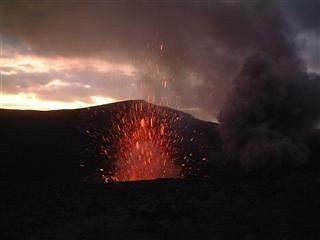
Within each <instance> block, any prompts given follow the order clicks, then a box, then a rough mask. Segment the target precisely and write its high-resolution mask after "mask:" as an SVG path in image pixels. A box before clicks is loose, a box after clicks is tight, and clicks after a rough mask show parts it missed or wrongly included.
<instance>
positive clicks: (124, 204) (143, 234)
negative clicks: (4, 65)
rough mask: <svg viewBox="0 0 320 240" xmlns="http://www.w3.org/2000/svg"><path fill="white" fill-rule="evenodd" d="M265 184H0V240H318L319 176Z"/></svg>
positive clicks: (249, 179) (257, 181)
mask: <svg viewBox="0 0 320 240" xmlns="http://www.w3.org/2000/svg"><path fill="white" fill-rule="evenodd" d="M267 179H268V178H257V177H242V178H238V179H237V178H235V179H229V180H222V179H220V180H219V179H211V180H201V181H200V180H157V181H149V182H131V183H112V184H107V185H104V184H90V183H86V184H85V183H84V184H67V185H63V184H61V183H60V184H53V183H51V184H48V183H47V184H44V183H43V184H40V183H28V184H23V183H17V184H6V183H2V184H1V185H0V186H1V187H0V196H1V198H0V201H1V202H0V207H1V211H0V212H1V215H0V226H1V231H0V235H1V237H0V239H30V240H31V239H32V240H36V239H68V240H72V239H246V240H249V239H259V240H260V239H319V237H320V230H319V228H318V227H319V217H320V196H319V194H318V191H319V187H320V177H319V176H318V174H317V173H311V172H310V171H303V172H302V171H301V172H299V173H297V172H296V173H292V174H290V175H287V176H281V177H275V178H273V179H272V180H270V179H268V180H267ZM22 181H23V180H22Z"/></svg>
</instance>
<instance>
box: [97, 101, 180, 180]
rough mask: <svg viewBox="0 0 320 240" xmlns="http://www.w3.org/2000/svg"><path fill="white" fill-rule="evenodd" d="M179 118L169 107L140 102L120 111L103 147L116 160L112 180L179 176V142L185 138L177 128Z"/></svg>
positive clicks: (108, 156) (110, 177)
mask: <svg viewBox="0 0 320 240" xmlns="http://www.w3.org/2000/svg"><path fill="white" fill-rule="evenodd" d="M179 120H180V116H178V114H173V113H172V112H170V113H169V111H168V110H167V109H166V108H162V107H158V106H156V105H152V104H146V103H143V102H137V103H135V104H133V105H131V106H129V107H126V109H122V110H121V111H118V113H117V114H116V115H115V119H114V120H113V124H112V128H111V132H109V133H108V134H107V136H108V139H104V142H105V143H106V145H105V146H103V148H102V152H103V154H105V155H106V157H107V158H108V159H111V160H112V162H113V166H112V171H111V172H112V173H111V176H106V175H103V177H104V179H105V181H106V182H109V181H136V180H151V179H158V178H179V177H181V176H182V175H181V167H180V166H178V165H177V164H176V158H177V145H178V144H179V143H180V142H181V141H182V140H183V138H182V137H180V135H179V134H178V132H177V131H176V130H175V129H176V128H175V127H174V126H175V124H176V123H177V122H178V121H179Z"/></svg>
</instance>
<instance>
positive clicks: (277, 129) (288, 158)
mask: <svg viewBox="0 0 320 240" xmlns="http://www.w3.org/2000/svg"><path fill="white" fill-rule="evenodd" d="M319 101H320V77H319V76H317V75H308V74H307V73H306V72H305V71H304V68H303V67H302V65H301V64H299V60H297V59H294V58H288V57H287V56H283V57H281V58H280V59H274V58H272V57H270V55H268V54H257V55H254V56H252V57H250V58H248V59H247V61H246V62H245V64H244V66H243V68H242V70H241V72H240V74H239V76H238V77H237V78H236V79H235V81H234V88H233V91H232V93H231V94H230V96H229V98H228V100H227V101H226V104H225V107H224V108H223V109H222V111H221V113H220V121H221V129H220V130H221V137H222V139H223V141H224V149H225V152H226V153H227V154H228V155H229V157H230V159H231V160H233V161H239V162H240V163H241V164H242V165H243V166H245V167H249V168H257V167H258V168H261V167H279V166H295V165H301V164H303V163H305V162H307V161H308V159H309V149H308V147H307V146H306V145H305V144H304V141H303V137H304V133H305V132H306V130H309V129H310V128H314V127H316V124H317V123H318V121H319V117H320V109H319V106H318V103H319Z"/></svg>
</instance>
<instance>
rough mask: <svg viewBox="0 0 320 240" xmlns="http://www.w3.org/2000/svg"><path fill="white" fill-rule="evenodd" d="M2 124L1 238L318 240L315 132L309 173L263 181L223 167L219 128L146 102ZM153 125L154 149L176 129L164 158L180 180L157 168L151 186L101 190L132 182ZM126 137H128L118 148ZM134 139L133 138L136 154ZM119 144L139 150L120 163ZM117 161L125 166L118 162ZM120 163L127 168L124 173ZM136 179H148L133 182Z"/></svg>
mask: <svg viewBox="0 0 320 240" xmlns="http://www.w3.org/2000/svg"><path fill="white" fill-rule="evenodd" d="M136 106H139V107H141V108H142V109H149V110H150V109H152V111H151V112H152V113H154V111H153V110H156V113H157V114H156V119H157V120H156V119H154V120H151V119H153V118H150V115H149V114H138V115H136V113H135V114H132V109H135V108H136ZM147 112H148V111H147ZM0 116H1V117H0V124H1V127H2V128H1V137H2V138H1V162H0V196H1V198H0V213H1V214H0V229H1V231H0V238H1V239H22V238H23V239H32V240H33V239H62V240H63V239H68V240H70V239H98V240H99V239H317V238H318V237H319V236H320V233H319V230H318V224H317V222H315V221H314V218H317V217H320V211H319V209H320V208H319V200H320V196H319V194H318V189H319V186H320V178H319V167H317V166H319V164H317V159H318V157H319V151H318V146H319V143H320V141H319V140H320V138H319V136H320V134H319V131H318V130H314V131H312V132H311V133H310V134H309V137H308V138H307V140H306V141H307V142H308V145H309V146H310V149H311V158H312V159H313V161H311V164H310V166H302V167H299V168H297V169H291V170H290V171H287V170H278V171H277V172H276V173H275V172H273V173H272V174H270V172H269V173H268V172H267V173H266V172H265V173H262V172H255V173H248V172H245V171H242V170H241V169H240V168H237V167H236V166H231V165H226V164H224V163H225V157H224V156H223V152H222V143H221V140H220V138H219V134H218V128H219V125H218V124H216V123H210V122H204V121H201V120H198V119H196V118H194V117H192V116H190V115H188V114H186V113H183V112H180V111H177V110H174V109H170V108H165V107H160V106H155V105H152V104H149V103H146V102H144V101H126V102H120V103H114V104H109V105H102V106H96V107H91V108H84V109H76V110H59V111H48V112H41V111H21V110H0ZM152 116H153V117H154V115H152ZM176 117H179V120H178V121H174V122H171V123H170V124H169V125H166V126H164V127H161V126H163V125H161V124H163V123H166V121H165V120H167V119H173V118H176ZM123 118H125V120H126V121H123V120H122V119H123ZM122 121H123V122H124V124H123V125H121V122H122ZM151 121H152V126H154V125H153V124H155V126H158V127H155V129H154V130H152V131H151V133H150V134H151V135H150V136H151V138H152V137H154V135H157V134H158V135H159V136H160V138H156V140H155V141H152V143H153V144H156V145H157V144H159V143H161V141H162V140H164V139H163V138H162V137H161V134H162V133H166V131H172V130H174V133H175V134H177V135H175V136H174V137H173V138H172V139H173V140H172V139H171V140H170V141H169V143H170V144H176V145H174V152H173V153H174V154H173V155H174V158H170V159H172V160H173V162H172V164H174V166H179V168H180V172H179V174H180V173H181V174H182V175H181V176H180V178H178V179H177V178H176V177H175V176H176V175H172V174H168V175H166V174H164V171H163V169H162V168H155V169H160V171H159V172H160V174H156V175H152V177H150V178H149V179H148V177H146V178H143V175H141V174H140V172H138V173H139V177H138V178H136V179H134V180H135V181H133V182H132V181H130V179H126V178H124V181H125V182H118V181H116V180H117V179H116V180H115V181H111V182H108V183H107V184H106V183H105V180H106V177H114V176H116V177H117V176H118V177H120V176H132V175H131V173H132V171H131V170H130V169H131V168H132V167H134V165H132V163H136V160H137V159H139V156H142V157H145V156H149V155H148V154H147V155H141V153H142V151H140V149H142V147H143V148H144V149H149V150H148V151H151V150H152V149H153V145H150V143H149V142H147V143H146V142H144V143H143V142H141V141H140V140H141V139H143V140H146V139H148V138H147V137H146V136H149V130H150V129H149V128H147V129H149V130H148V131H145V128H146V127H147V124H149V125H150V126H149V127H151ZM127 123H130V124H129V126H128V125H127ZM131 123H134V124H131ZM118 124H120V125H119V129H120V130H121V131H120V133H121V134H120V135H119V137H120V138H117V136H118V135H117V133H119V132H117V131H116V132H115V130H116V129H118ZM135 124H137V126H136V125H135ZM132 126H134V127H133V128H132V129H131V127H132ZM137 129H138V130H137ZM152 129H153V128H152ZM122 130H125V131H122ZM127 130H129V131H127ZM136 130H137V131H138V135H136V132H135V131H136ZM153 131H154V132H153ZM124 133H125V134H129V133H130V134H133V135H130V134H129V137H130V138H129V139H128V138H125V139H124V140H123V138H122V137H123V134H124ZM146 133H148V134H146ZM136 136H140V137H139V141H138V142H139V148H138V147H137V146H136V142H137V141H136V138H135V137H136ZM141 136H142V138H141ZM176 136H178V137H176ZM115 137H116V138H115ZM117 139H118V140H119V139H120V140H119V141H116V140H117ZM132 139H133V140H134V141H131V140H132ZM177 139H179V141H177V142H175V140H177ZM110 140H112V141H110ZM113 141H115V143H116V144H112V142H113ZM128 142H129V144H128V145H126V144H127V143H128ZM165 143H168V141H165ZM119 144H124V145H125V146H129V147H132V146H133V148H134V149H136V150H138V151H136V150H134V151H133V152H131V155H130V154H129V155H126V154H127V153H126V152H125V153H124V152H123V151H122V150H121V151H120V152H119V149H118V148H117V146H119ZM132 144H133V145H132ZM150 146H151V148H149V147H150ZM170 146H172V145H170ZM140 147H141V148H140ZM112 149H113V150H114V151H113V152H112ZM124 149H125V150H127V149H130V148H127V147H125V148H124ZM150 149H151V150H150ZM169 149H171V148H169ZM104 151H107V152H108V153H107V154H106V153H105V152H104ZM159 151H160V150H155V151H153V150H152V154H154V155H156V154H159V157H160V158H161V153H160V152H159ZM129 153H130V151H129ZM134 153H136V154H137V156H138V158H136V156H135V155H134ZM171 153H172V152H171ZM119 156H120V157H121V159H125V161H120V162H117V161H118V160H119V158H118V157H119ZM128 156H131V157H132V156H133V157H132V158H131V157H130V158H127V157H128ZM153 157H156V156H153ZM142 159H143V158H142ZM145 159H146V158H145ZM163 159H166V158H163ZM128 161H129V163H130V164H131V165H130V164H129V166H130V167H128V166H127V165H126V164H127V163H128ZM130 161H131V162H130ZM154 163H158V162H153V164H154ZM160 163H161V164H163V161H160ZM119 166H120V167H124V169H125V172H124V175H121V174H123V172H122V169H123V168H120V170H119V169H118V171H119V172H116V170H117V167H119ZM161 166H162V165H161ZM169 166H170V165H169ZM172 166H173V165H172ZM172 166H170V167H172ZM140 167H141V166H140ZM140 167H139V168H137V169H140ZM152 167H153V165H152V164H151V165H149V166H148V168H151V169H152ZM128 169H129V170H128ZM142 169H143V171H144V170H145V169H147V168H142ZM169 169H171V168H169ZM139 171H140V170H139ZM128 172H129V173H130V174H129V175H127V173H128ZM134 173H136V172H135V171H134ZM147 174H149V173H147ZM141 176H142V178H141ZM148 176H149V175H148ZM154 176H156V177H154ZM158 177H159V178H162V179H157V178H158ZM163 178H165V179H163ZM139 179H140V180H149V181H136V180H139ZM127 180H129V182H127ZM310 216H313V217H312V218H311V217H310Z"/></svg>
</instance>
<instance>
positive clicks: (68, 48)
mask: <svg viewBox="0 0 320 240" xmlns="http://www.w3.org/2000/svg"><path fill="white" fill-rule="evenodd" d="M0 9H1V14H0V16H1V19H0V29H1V33H3V34H5V35H6V36H9V37H11V38H12V39H19V40H20V41H23V42H24V43H26V44H27V45H28V46H30V47H31V48H32V50H33V51H34V52H35V53H37V54H41V55H48V56H50V55H60V56H61V55H62V56H82V57H86V56H97V57H99V58H103V59H107V60H108V61H113V62H115V61H118V62H126V63H131V64H133V65H135V66H136V67H137V68H138V69H139V74H140V78H141V79H142V82H141V85H142V88H144V89H145V90H146V91H145V92H146V95H156V97H157V98H158V99H159V98H161V97H162V96H163V94H166V95H168V96H167V97H168V98H169V102H170V103H171V104H174V105H175V106H180V107H182V108H201V109H202V110H205V111H207V112H212V113H217V112H218V111H219V110H220V108H221V106H222V104H223V102H224V99H225V96H226V94H227V92H228V91H229V89H230V83H231V81H232V79H233V78H234V77H235V73H236V72H238V71H239V67H240V66H241V64H242V62H243V61H244V59H245V58H246V57H247V56H249V55H251V54H253V53H255V52H257V51H265V52H268V53H269V54H271V55H272V56H275V57H280V56H282V55H290V51H291V46H290V45H288V44H287V43H286V42H284V41H283V39H282V37H283V35H282V34H279V31H281V32H282V31H284V30H287V28H285V27H284V25H286V24H287V23H286V21H284V19H283V17H282V16H283V15H284V13H283V12H282V10H281V8H280V7H279V6H278V2H277V1H249V0H248V1H218V0H217V1H64V2H60V1H41V2H39V1H31V0H29V1H19V0H18V1H13V0H10V1H5V2H4V3H3V4H1V8H0ZM289 34H290V31H289V30H288V32H287V33H286V35H289ZM161 45H162V47H163V50H162V51H161V49H160V46H161ZM163 80H167V81H168V89H167V90H166V91H165V92H164V91H162V86H161V85H162V81H163Z"/></svg>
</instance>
